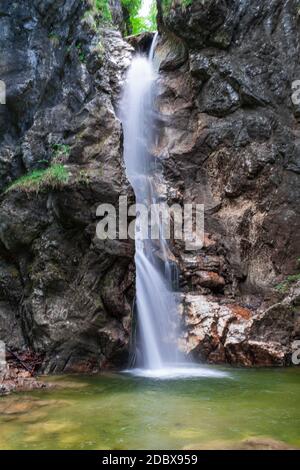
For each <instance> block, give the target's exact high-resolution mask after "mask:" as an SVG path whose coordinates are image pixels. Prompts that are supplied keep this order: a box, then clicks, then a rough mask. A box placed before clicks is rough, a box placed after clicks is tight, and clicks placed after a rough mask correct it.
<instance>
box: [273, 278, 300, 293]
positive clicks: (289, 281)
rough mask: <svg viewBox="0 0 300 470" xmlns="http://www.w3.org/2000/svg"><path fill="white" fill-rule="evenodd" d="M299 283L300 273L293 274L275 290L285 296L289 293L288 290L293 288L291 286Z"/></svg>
mask: <svg viewBox="0 0 300 470" xmlns="http://www.w3.org/2000/svg"><path fill="white" fill-rule="evenodd" d="M297 281H300V273H299V274H292V275H291V276H288V277H287V278H286V279H285V281H283V282H281V283H280V284H278V285H277V286H276V287H275V289H276V290H277V291H278V292H280V293H282V294H285V293H286V292H288V290H289V289H290V288H291V286H292V285H293V284H294V283H295V282H297Z"/></svg>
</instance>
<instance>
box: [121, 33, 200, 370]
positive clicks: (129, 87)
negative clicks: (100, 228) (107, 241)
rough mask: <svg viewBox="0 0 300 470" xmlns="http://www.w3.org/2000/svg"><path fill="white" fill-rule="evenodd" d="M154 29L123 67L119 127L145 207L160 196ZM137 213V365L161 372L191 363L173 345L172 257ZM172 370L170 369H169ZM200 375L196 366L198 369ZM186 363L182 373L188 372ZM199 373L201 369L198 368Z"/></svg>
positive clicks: (131, 178)
mask: <svg viewBox="0 0 300 470" xmlns="http://www.w3.org/2000/svg"><path fill="white" fill-rule="evenodd" d="M156 40H157V34H156V35H155V36H154V39H153V42H152V46H151V49H150V53H149V56H148V57H146V56H144V55H141V54H139V55H136V56H135V57H134V58H133V61H132V64H131V67H130V69H129V71H128V75H127V80H126V84H125V87H124V93H123V97H122V100H121V105H120V112H121V120H122V123H123V130H124V161H125V166H126V174H127V177H128V180H129V181H130V183H131V185H132V187H133V190H134V193H135V197H136V203H137V204H144V205H145V206H146V207H147V208H148V209H149V208H150V205H152V206H151V207H156V206H153V204H154V205H155V204H157V203H158V202H159V201H161V199H162V197H163V195H162V194H161V193H160V192H159V190H158V188H159V187H160V186H161V184H160V183H161V182H162V178H163V177H162V174H161V171H159V169H158V165H157V164H156V159H155V158H154V157H153V155H152V154H151V148H153V144H154V142H155V113H154V101H155V91H156V79H157V73H156V71H155V68H154V65H153V60H152V59H153V55H154V49H155V45H156ZM141 220H142V219H141V215H139V214H138V213H137V218H136V228H135V246H136V254H135V264H136V309H137V326H138V328H137V329H138V340H137V351H136V368H137V370H142V371H143V375H145V374H146V372H148V374H149V375H151V374H152V375H155V376H165V375H168V374H170V373H171V374H172V373H174V371H176V370H177V371H178V370H180V372H179V373H180V374H181V375H182V373H183V374H184V371H185V370H186V368H187V366H190V365H191V364H190V363H189V362H188V361H187V360H186V359H184V357H183V355H182V354H181V353H180V352H179V350H178V346H177V343H178V339H179V325H178V312H177V305H176V295H175V293H174V292H173V288H172V284H173V282H172V281H173V279H172V278H173V277H174V275H173V274H174V261H172V255H171V252H170V250H169V246H168V242H167V241H166V240H165V239H164V236H163V230H162V227H161V226H159V237H157V238H158V239H156V240H152V239H150V238H149V239H148V237H145V233H144V232H143V230H141ZM170 371H172V372H170ZM197 371H198V372H197V374H198V375H199V369H197ZM191 372H192V370H191V369H190V368H189V371H188V373H187V375H191ZM200 375H203V370H202V372H201V374H200Z"/></svg>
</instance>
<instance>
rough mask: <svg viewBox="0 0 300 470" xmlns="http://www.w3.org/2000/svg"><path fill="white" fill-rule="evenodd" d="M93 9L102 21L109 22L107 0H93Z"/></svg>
mask: <svg viewBox="0 0 300 470" xmlns="http://www.w3.org/2000/svg"><path fill="white" fill-rule="evenodd" d="M95 7H96V9H97V10H98V12H99V13H100V14H101V16H102V19H103V20H104V21H106V22H111V20H112V17H111V11H110V8H109V1H108V0H95Z"/></svg>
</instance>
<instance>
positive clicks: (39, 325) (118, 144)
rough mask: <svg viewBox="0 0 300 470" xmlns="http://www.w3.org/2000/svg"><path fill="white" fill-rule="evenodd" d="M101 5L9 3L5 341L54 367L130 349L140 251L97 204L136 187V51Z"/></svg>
mask: <svg viewBox="0 0 300 470" xmlns="http://www.w3.org/2000/svg"><path fill="white" fill-rule="evenodd" d="M93 3H94V2H83V1H79V0H67V1H63V0H45V1H31V0H28V1H27V0H24V1H22V2H10V1H2V2H1V5H0V41H1V43H0V44H1V54H0V76H1V79H2V80H4V81H5V83H6V87H7V100H6V105H5V106H3V105H2V106H0V113H1V114H0V129H1V137H0V139H1V140H0V190H1V196H0V338H1V340H2V341H5V343H6V345H7V347H9V348H11V349H13V350H15V351H18V352H19V354H21V353H22V351H27V350H28V348H29V349H30V350H31V351H33V353H34V354H36V355H38V356H39V357H40V361H41V363H42V369H43V370H44V371H46V372H59V371H92V370H98V369H99V368H102V367H118V366H121V365H124V364H126V361H127V355H128V341H129V330H130V314H131V303H132V298H133V296H134V265H133V254H134V247H133V245H132V244H130V243H128V244H127V243H125V242H124V243H121V242H118V241H116V242H111V243H101V242H100V240H98V239H97V238H96V223H97V218H96V208H97V206H98V205H99V204H100V203H115V202H117V201H118V197H119V196H120V195H121V194H127V195H128V196H131V194H132V193H131V190H130V188H129V187H128V183H127V181H126V179H125V177H124V171H123V162H122V129H121V125H120V121H119V120H118V118H117V117H116V106H117V101H118V97H119V93H120V90H121V86H122V82H123V79H124V73H125V71H126V69H127V67H128V65H129V64H130V60H131V55H132V48H131V47H130V46H129V45H128V43H126V42H124V40H123V39H122V37H121V34H120V32H119V31H118V29H117V27H114V26H113V25H111V26H108V25H107V24H105V23H103V20H102V18H101V15H100V14H99V12H98V11H96V10H95V8H94V7H93ZM113 6H114V9H113V11H112V13H113V17H114V16H116V21H117V22H119V21H120V17H119V14H120V2H113ZM115 8H117V10H116V11H115ZM46 168H50V170H48V173H47V172H46V173H45V172H44V173H43V171H45V169H46ZM33 171H38V172H42V173H37V174H36V179H34V178H32V177H31V178H29V180H25V181H23V180H22V179H20V177H21V176H22V175H23V174H31V175H32V172H33ZM33 175H34V174H33ZM18 181H19V184H16V185H15V186H10V185H11V184H12V183H14V182H18ZM7 188H10V189H9V190H8V191H7Z"/></svg>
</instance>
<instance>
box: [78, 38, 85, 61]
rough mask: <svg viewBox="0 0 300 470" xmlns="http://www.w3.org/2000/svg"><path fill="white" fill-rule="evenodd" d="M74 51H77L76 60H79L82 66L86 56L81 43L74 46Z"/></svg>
mask: <svg viewBox="0 0 300 470" xmlns="http://www.w3.org/2000/svg"><path fill="white" fill-rule="evenodd" d="M76 49H77V52H78V58H79V60H80V62H82V63H83V64H85V62H86V55H85V53H84V50H83V45H82V44H81V42H79V43H78V44H76Z"/></svg>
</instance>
